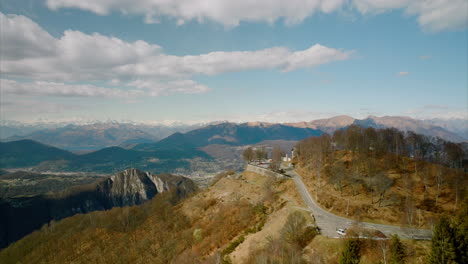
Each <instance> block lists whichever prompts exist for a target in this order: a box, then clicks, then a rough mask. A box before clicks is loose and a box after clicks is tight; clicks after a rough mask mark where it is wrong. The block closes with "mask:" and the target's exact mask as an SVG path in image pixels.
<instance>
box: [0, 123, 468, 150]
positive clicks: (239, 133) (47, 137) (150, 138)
mask: <svg viewBox="0 0 468 264" xmlns="http://www.w3.org/2000/svg"><path fill="white" fill-rule="evenodd" d="M351 124H357V125H361V126H371V127H374V128H384V127H394V128H397V129H399V130H403V131H408V130H411V131H414V132H416V133H421V134H424V135H427V136H434V137H440V138H442V139H445V140H448V141H453V142H462V141H467V140H468V120H464V119H449V120H446V119H428V120H417V119H413V118H410V117H402V116H384V117H376V116H369V117H367V118H365V119H355V118H353V117H350V116H346V115H341V116H335V117H332V118H327V119H318V120H313V121H307V122H305V121H304V122H297V123H283V124H277V123H266V122H248V123H242V124H238V123H229V122H213V123H211V124H202V123H200V124H193V125H184V124H181V123H178V124H175V125H148V124H136V123H135V124H134V123H118V122H101V123H94V124H82V125H73V124H67V125H63V124H35V125H28V124H23V123H18V122H2V123H0V138H2V139H3V141H16V140H21V139H32V140H35V141H38V142H41V143H44V144H47V145H51V146H55V147H58V148H62V149H66V150H69V151H74V152H80V151H82V152H83V151H92V150H98V149H102V148H106V147H111V146H120V147H122V148H126V149H132V148H135V147H136V146H137V145H141V144H144V145H146V144H147V145H146V147H143V146H138V147H136V148H147V147H148V146H150V145H151V144H153V143H156V142H158V141H160V140H161V139H164V138H166V137H169V136H171V135H172V134H174V133H185V134H184V135H185V137H186V139H184V140H189V141H191V143H192V144H193V143H195V145H196V146H198V147H199V146H206V145H208V144H228V145H243V144H251V143H256V142H260V141H261V140H262V139H263V140H271V139H279V140H300V139H302V138H304V137H305V136H309V135H319V134H320V133H333V132H334V131H335V130H337V129H341V128H345V127H347V126H349V125H351ZM298 128H301V129H309V130H299V129H298ZM199 129H201V130H199ZM192 130H196V132H194V133H193V134H190V133H186V132H189V131H192ZM176 137H177V136H176ZM259 140H260V141H259ZM172 141H174V140H172ZM171 147H173V146H172V145H171Z"/></svg>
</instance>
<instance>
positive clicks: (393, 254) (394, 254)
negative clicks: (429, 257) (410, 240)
mask: <svg viewBox="0 0 468 264" xmlns="http://www.w3.org/2000/svg"><path fill="white" fill-rule="evenodd" d="M403 263H405V246H404V245H403V244H402V243H401V241H400V239H399V238H398V235H394V236H393V237H392V240H391V241H390V264H403Z"/></svg>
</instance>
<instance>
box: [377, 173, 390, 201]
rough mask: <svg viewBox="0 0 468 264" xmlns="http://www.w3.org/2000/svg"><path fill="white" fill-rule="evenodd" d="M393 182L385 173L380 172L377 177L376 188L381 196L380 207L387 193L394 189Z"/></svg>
mask: <svg viewBox="0 0 468 264" xmlns="http://www.w3.org/2000/svg"><path fill="white" fill-rule="evenodd" d="M392 185H393V180H392V179H391V178H389V177H388V175H387V174H386V173H384V172H379V173H377V175H376V176H375V181H374V186H375V189H376V191H377V193H378V194H379V207H381V206H382V201H383V199H384V195H385V192H386V191H387V190H388V189H389V188H390V187H392Z"/></svg>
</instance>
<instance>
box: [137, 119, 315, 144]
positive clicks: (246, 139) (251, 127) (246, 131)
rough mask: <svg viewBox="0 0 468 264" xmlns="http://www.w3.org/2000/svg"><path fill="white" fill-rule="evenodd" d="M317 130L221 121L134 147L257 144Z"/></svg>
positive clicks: (289, 138) (307, 133)
mask: <svg viewBox="0 0 468 264" xmlns="http://www.w3.org/2000/svg"><path fill="white" fill-rule="evenodd" d="M321 134H322V132H321V131H320V130H316V129H311V128H299V127H292V126H286V125H280V124H264V123H255V124H252V123H243V124H235V123H227V122H226V123H220V124H216V125H209V126H207V127H204V128H200V129H196V130H192V131H189V132H187V133H185V134H181V133H177V134H173V135H171V136H169V137H167V138H165V139H163V140H161V141H159V142H157V143H154V144H140V145H137V146H136V147H134V149H137V150H142V149H145V150H154V149H159V148H161V149H165V148H172V147H175V148H183V149H194V148H199V147H205V146H207V145H210V144H224V145H232V146H241V145H248V144H256V143H259V142H262V141H265V140H301V139H304V138H307V137H310V136H319V135H321Z"/></svg>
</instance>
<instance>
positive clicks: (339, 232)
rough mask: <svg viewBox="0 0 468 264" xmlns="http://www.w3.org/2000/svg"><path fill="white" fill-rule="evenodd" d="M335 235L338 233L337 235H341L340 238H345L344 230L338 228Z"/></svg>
mask: <svg viewBox="0 0 468 264" xmlns="http://www.w3.org/2000/svg"><path fill="white" fill-rule="evenodd" d="M336 233H338V235H341V236H346V229H344V228H339V229H338V230H336Z"/></svg>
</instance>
